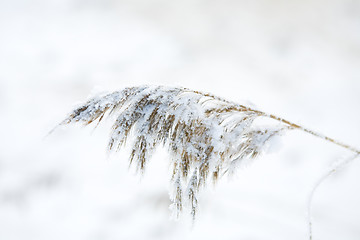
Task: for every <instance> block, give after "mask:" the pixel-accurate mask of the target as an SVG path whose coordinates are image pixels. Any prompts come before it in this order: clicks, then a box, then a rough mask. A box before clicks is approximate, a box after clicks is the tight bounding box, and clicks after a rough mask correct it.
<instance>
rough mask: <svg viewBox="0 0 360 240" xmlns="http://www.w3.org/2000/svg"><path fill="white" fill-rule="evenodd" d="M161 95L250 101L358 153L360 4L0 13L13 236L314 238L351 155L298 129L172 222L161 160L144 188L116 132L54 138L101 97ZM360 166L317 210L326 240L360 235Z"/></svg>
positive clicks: (281, 2) (143, 5)
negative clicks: (155, 91)
mask: <svg viewBox="0 0 360 240" xmlns="http://www.w3.org/2000/svg"><path fill="white" fill-rule="evenodd" d="M139 84H161V85H171V86H183V87H188V88H192V89H195V90H200V91H205V92H211V93H214V94H217V95H219V96H222V97H225V98H228V99H229V100H232V101H241V100H249V101H251V102H253V103H255V104H256V106H257V107H258V108H260V109H262V110H264V111H267V112H271V113H274V114H277V115H280V116H283V117H284V118H287V119H289V120H292V121H295V122H298V123H300V124H302V125H305V126H308V127H310V128H312V129H315V130H318V131H320V132H323V133H325V134H327V135H329V136H331V137H334V138H337V139H340V140H342V141H344V142H347V143H349V144H352V145H354V146H355V147H360V143H359V142H360V134H359V132H360V125H359V122H360V113H359V111H358V109H359V102H360V1H359V0H326V1H325V0H315V1H314V0H312V1H310V0H305V1H304V0H303V1H298V0H294V1H285V0H256V1H248V0H237V1H235V0H227V1H219V0H183V1H165V0H148V1H145V0H122V1H121V0H90V1H85V0H61V1H60V0H31V1H28V0H12V1H8V0H2V1H0V112H1V118H0V133H1V145H0V146H1V151H0V239H3V240H20V239H27V240H33V239H36V240H45V239H46V240H47V239H54V240H56V239H59V240H60V239H61V240H62V239H74V240H75V239H76V240H79V239H86V240H87V239H89V240H90V239H91V240H93V239H101V240H113V239H117V240H119V239H121V240H122V239H129V240H131V239H133V240H136V239H166V240H169V239H244V240H245V239H246V240H250V239H251V240H255V239H277V240H281V239H286V240H288V239H299V240H300V239H307V222H306V201H307V196H308V194H309V192H310V189H311V187H312V185H313V184H314V182H315V181H316V180H317V178H318V177H319V176H320V175H321V174H322V173H323V172H324V171H325V170H326V169H327V168H328V167H329V166H330V165H331V163H332V162H333V161H335V160H336V159H338V158H341V157H343V156H348V155H349V153H348V152H346V151H344V150H343V149H340V148H339V147H337V146H334V145H331V144H329V143H324V142H322V141H321V140H318V139H314V138H313V137H311V136H306V135H304V134H303V133H300V132H291V133H289V134H287V135H286V136H284V137H283V138H282V139H283V141H282V147H281V148H280V149H279V150H277V151H276V152H274V153H272V154H268V155H264V156H262V157H261V158H259V159H258V160H257V161H256V162H254V163H253V164H252V165H250V166H249V167H247V168H244V169H242V170H241V171H239V172H238V174H237V177H235V178H234V179H231V180H227V179H223V181H222V182H221V183H220V184H219V185H218V186H217V187H216V188H215V189H209V190H208V191H207V192H205V193H204V194H203V196H202V198H201V199H200V213H199V216H198V218H197V220H196V222H195V224H194V226H192V225H191V221H190V217H189V216H186V214H185V215H184V216H183V218H182V219H180V220H179V221H173V220H170V219H169V216H170V211H169V209H168V206H169V203H170V202H169V200H168V199H169V197H168V193H167V187H168V180H169V175H168V172H167V167H168V166H167V159H166V158H167V155H166V152H164V151H159V153H158V154H157V155H156V156H154V157H153V159H152V161H151V163H150V166H149V168H148V171H147V173H146V174H145V176H144V177H142V179H141V178H140V177H138V176H136V175H135V174H134V171H132V170H130V171H128V162H127V152H126V150H125V151H122V152H120V153H119V154H118V155H115V156H110V157H108V156H107V155H106V144H107V141H108V134H109V130H110V129H109V127H110V124H111V123H108V124H104V125H103V126H100V127H99V128H98V129H96V131H93V130H92V129H90V128H89V129H88V128H77V127H70V128H66V129H63V130H59V131H57V132H55V133H54V134H52V135H50V136H49V137H47V138H44V136H46V134H47V133H48V132H49V131H50V130H51V129H52V127H54V126H55V125H56V124H57V123H58V122H59V121H60V120H62V119H63V118H64V116H65V115H66V114H67V113H68V112H69V111H70V110H71V109H72V107H73V106H74V105H76V103H78V102H82V101H84V100H86V99H87V98H88V97H89V95H91V94H96V93H98V92H101V91H104V90H106V91H113V90H118V89H122V88H124V87H127V86H131V85H139ZM359 182H360V160H358V161H355V162H354V163H352V164H351V165H349V166H347V167H346V168H345V169H343V170H342V171H340V172H338V173H337V174H335V175H334V176H332V177H331V179H329V180H328V181H326V182H324V184H323V185H322V186H321V187H320V188H319V191H318V192H317V193H316V195H315V198H314V205H313V209H314V212H313V217H314V237H315V239H326V240H332V239H348V240H355V239H360V206H359V202H360V194H359V190H358V189H359V187H360V185H359Z"/></svg>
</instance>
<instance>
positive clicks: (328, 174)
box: [307, 154, 360, 240]
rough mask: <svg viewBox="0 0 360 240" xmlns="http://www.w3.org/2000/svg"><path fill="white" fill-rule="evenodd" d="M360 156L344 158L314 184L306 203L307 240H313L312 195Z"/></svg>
mask: <svg viewBox="0 0 360 240" xmlns="http://www.w3.org/2000/svg"><path fill="white" fill-rule="evenodd" d="M359 156H360V154H356V155H354V156H351V157H349V158H346V159H345V160H343V161H341V162H339V163H338V164H336V165H335V166H334V167H332V168H330V170H328V171H326V172H325V173H324V174H323V175H322V176H321V177H320V178H319V179H318V180H317V181H316V183H315V185H314V186H313V188H312V189H311V192H310V194H309V198H308V203H307V217H308V227H309V239H310V240H312V239H313V234H312V218H311V206H312V200H313V198H314V193H315V191H316V190H317V189H318V187H319V186H320V185H321V184H322V183H323V182H324V181H325V180H326V179H327V178H328V177H330V176H331V175H332V174H334V173H335V172H336V171H338V170H340V169H341V168H343V167H344V166H345V165H347V164H349V163H351V162H352V161H354V160H355V159H356V158H357V157H359Z"/></svg>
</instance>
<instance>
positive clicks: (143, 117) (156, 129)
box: [60, 86, 360, 217]
mask: <svg viewBox="0 0 360 240" xmlns="http://www.w3.org/2000/svg"><path fill="white" fill-rule="evenodd" d="M115 114H116V116H115V117H116V120H115V123H114V124H113V126H112V130H111V136H110V140H109V144H108V150H109V151H118V150H119V149H120V148H121V147H122V146H123V145H124V144H126V143H127V142H128V140H129V139H128V138H129V136H130V133H133V136H134V138H135V139H133V141H132V150H131V154H130V160H129V161H130V163H131V164H133V165H136V168H137V169H138V170H139V171H140V172H144V171H145V169H146V165H147V162H148V161H149V160H150V158H151V155H152V153H153V152H154V151H155V149H156V147H157V146H159V145H163V146H165V147H166V148H167V149H168V151H169V153H170V161H171V166H172V167H171V183H172V186H173V191H172V192H171V200H172V208H173V210H174V213H175V215H176V216H179V214H180V213H181V212H182V210H183V208H184V204H185V203H186V204H187V205H189V206H190V213H191V215H192V216H193V217H195V215H196V211H197V205H198V200H197V199H198V194H199V192H200V191H201V189H202V188H203V187H205V186H206V185H207V184H208V183H209V182H216V181H218V179H219V178H220V177H222V176H223V175H227V174H232V173H233V172H234V170H235V168H236V166H238V165H239V164H241V163H243V162H247V161H249V160H252V159H254V158H256V157H257V156H259V155H260V154H261V153H262V152H263V151H264V150H265V149H266V147H267V145H268V143H269V141H270V140H271V139H272V138H274V137H275V136H278V135H281V134H282V133H284V132H285V131H288V130H291V129H299V130H301V131H304V132H307V133H309V134H312V135H314V136H316V137H320V138H322V139H324V140H326V141H329V142H332V143H334V144H337V145H339V146H341V147H344V148H346V149H348V150H350V151H353V152H355V153H356V154H357V155H358V154H359V153H360V151H359V150H357V149H355V148H354V147H351V146H349V145H346V144H344V143H342V142H339V141H336V140H334V139H332V138H329V137H326V136H324V135H322V134H319V133H317V132H314V131H312V130H309V129H307V128H304V127H302V126H300V125H297V124H294V123H292V122H289V121H287V120H285V119H282V118H280V117H277V116H275V115H272V114H267V113H265V112H262V111H259V110H257V109H253V108H251V107H248V106H244V105H241V104H237V103H234V102H231V101H227V100H225V99H223V98H220V97H217V96H214V95H212V94H209V93H202V92H198V91H194V90H190V89H187V88H181V87H165V86H138V87H129V88H125V89H123V90H121V91H116V92H113V93H110V94H107V95H103V96H98V97H94V98H92V99H90V100H88V101H87V102H86V103H84V104H83V105H81V106H79V107H78V108H76V109H75V110H74V111H72V112H71V113H70V114H69V115H68V117H67V118H66V119H65V120H64V121H63V122H61V123H60V125H66V124H70V123H76V122H79V123H82V124H84V125H88V124H90V123H93V122H97V124H98V123H99V122H101V121H102V120H103V119H104V116H110V115H115ZM261 118H265V119H272V120H275V123H276V124H273V125H271V126H263V125H261V124H256V120H257V119H261Z"/></svg>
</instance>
